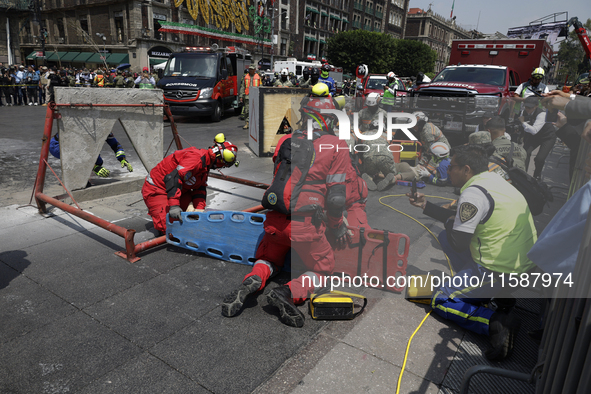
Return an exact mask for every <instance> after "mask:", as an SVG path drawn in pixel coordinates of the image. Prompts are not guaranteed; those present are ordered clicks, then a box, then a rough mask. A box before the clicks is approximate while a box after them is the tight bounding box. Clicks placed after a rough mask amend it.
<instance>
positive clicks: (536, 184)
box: [491, 142, 554, 216]
mask: <svg viewBox="0 0 591 394" xmlns="http://www.w3.org/2000/svg"><path fill="white" fill-rule="evenodd" d="M491 160H493V161H494V162H495V163H497V164H498V165H499V166H500V167H501V168H502V169H503V170H504V171H505V172H506V173H507V175H509V178H511V184H512V185H513V186H514V187H515V188H516V189H517V190H519V192H520V193H521V194H523V197H525V200H526V201H527V205H529V210H530V212H531V214H532V215H533V216H536V215H539V214H541V213H542V211H543V210H544V205H546V203H547V202H552V201H554V196H552V193H551V192H550V188H549V187H548V185H547V184H546V183H544V182H542V181H538V180H537V179H536V178H534V177H532V176H531V175H529V174H528V173H527V172H525V171H523V170H522V169H520V168H517V167H513V142H511V150H510V151H509V157H508V158H507V162H505V161H504V160H501V159H499V158H498V157H495V156H491Z"/></svg>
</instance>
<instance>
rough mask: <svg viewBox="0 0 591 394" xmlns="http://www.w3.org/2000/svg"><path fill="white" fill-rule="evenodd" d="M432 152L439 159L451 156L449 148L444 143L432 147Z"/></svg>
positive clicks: (437, 143) (436, 143)
mask: <svg viewBox="0 0 591 394" xmlns="http://www.w3.org/2000/svg"><path fill="white" fill-rule="evenodd" d="M430 150H431V153H433V155H435V156H436V157H439V158H440V159H443V158H445V157H447V156H449V147H448V146H447V145H446V144H444V143H443V142H435V143H434V144H433V145H431V148H430Z"/></svg>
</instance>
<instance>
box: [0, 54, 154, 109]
mask: <svg viewBox="0 0 591 394" xmlns="http://www.w3.org/2000/svg"><path fill="white" fill-rule="evenodd" d="M146 76H148V78H147V79H148V80H149V81H151V83H152V84H153V85H154V86H155V84H156V82H157V81H158V75H157V74H156V73H150V72H149V70H148V68H147V67H144V69H143V71H142V73H140V74H138V73H133V72H131V71H129V69H126V70H117V69H108V68H106V67H102V68H97V69H87V68H83V69H75V68H70V67H47V66H33V65H22V64H21V65H11V66H4V65H3V64H2V63H0V106H5V105H6V106H13V105H46V103H47V101H50V95H51V94H52V93H53V87H54V86H66V87H116V88H134V87H136V86H138V85H139V83H140V82H138V80H143V77H146Z"/></svg>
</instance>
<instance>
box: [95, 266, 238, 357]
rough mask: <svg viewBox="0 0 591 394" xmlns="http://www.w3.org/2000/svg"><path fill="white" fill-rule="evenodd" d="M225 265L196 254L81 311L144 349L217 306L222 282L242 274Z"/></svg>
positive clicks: (223, 288) (222, 291)
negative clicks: (162, 273)
mask: <svg viewBox="0 0 591 394" xmlns="http://www.w3.org/2000/svg"><path fill="white" fill-rule="evenodd" d="M227 264H229V263H225V262H223V261H217V260H213V261H212V259H208V258H200V257H197V258H195V259H194V260H192V261H190V262H187V263H186V264H184V265H182V266H180V267H177V268H175V269H172V270H170V271H168V272H167V274H166V275H160V276H158V277H155V278H153V279H152V280H149V281H146V282H144V283H140V284H138V285H136V286H134V287H132V288H130V289H128V290H126V291H123V292H121V293H119V294H117V295H115V296H113V297H109V298H108V299H106V300H103V301H101V302H99V303H97V304H95V305H93V306H91V307H89V308H86V309H85V312H87V313H88V314H89V315H90V316H92V317H93V318H95V319H97V320H98V321H100V322H101V323H103V324H105V325H106V326H108V327H109V328H111V329H112V330H114V331H116V332H118V333H119V334H121V335H122V336H123V337H125V338H127V339H129V340H130V341H132V342H133V343H135V344H137V345H138V346H140V347H142V348H144V349H148V348H150V347H152V346H153V345H154V344H156V343H158V342H161V341H162V340H164V339H166V338H168V337H169V336H171V335H172V334H174V333H175V332H177V331H179V330H181V329H182V328H184V327H186V326H188V325H189V324H191V323H193V322H194V321H196V320H197V319H199V318H200V317H202V316H203V315H205V314H207V313H208V312H210V311H211V310H213V309H215V308H217V307H218V305H219V302H221V300H222V299H223V296H224V295H225V293H226V292H229V290H228V283H236V284H239V283H240V281H241V280H242V278H243V276H244V274H243V273H241V272H238V271H232V270H228V269H227ZM244 271H246V272H247V270H244Z"/></svg>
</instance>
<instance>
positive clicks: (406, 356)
mask: <svg viewBox="0 0 591 394" xmlns="http://www.w3.org/2000/svg"><path fill="white" fill-rule="evenodd" d="M431 312H433V310H430V311H429V312H427V314H426V315H425V317H423V320H422V321H421V323H420V324H419V326H418V327H417V329H416V330H415V332H413V333H412V335H411V336H410V338H409V339H408V343H407V344H406V352H405V353H404V362H403V363H402V368H401V369H400V375H398V383H397V384H396V394H399V393H400V383H402V374H403V373H404V368H406V360H407V358H408V351H409V350H410V343H411V342H412V338H413V337H414V336H415V334H416V333H417V332H418V331H419V328H421V326H422V325H423V323H424V322H425V320H427V318H428V317H429V315H430V314H431Z"/></svg>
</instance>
